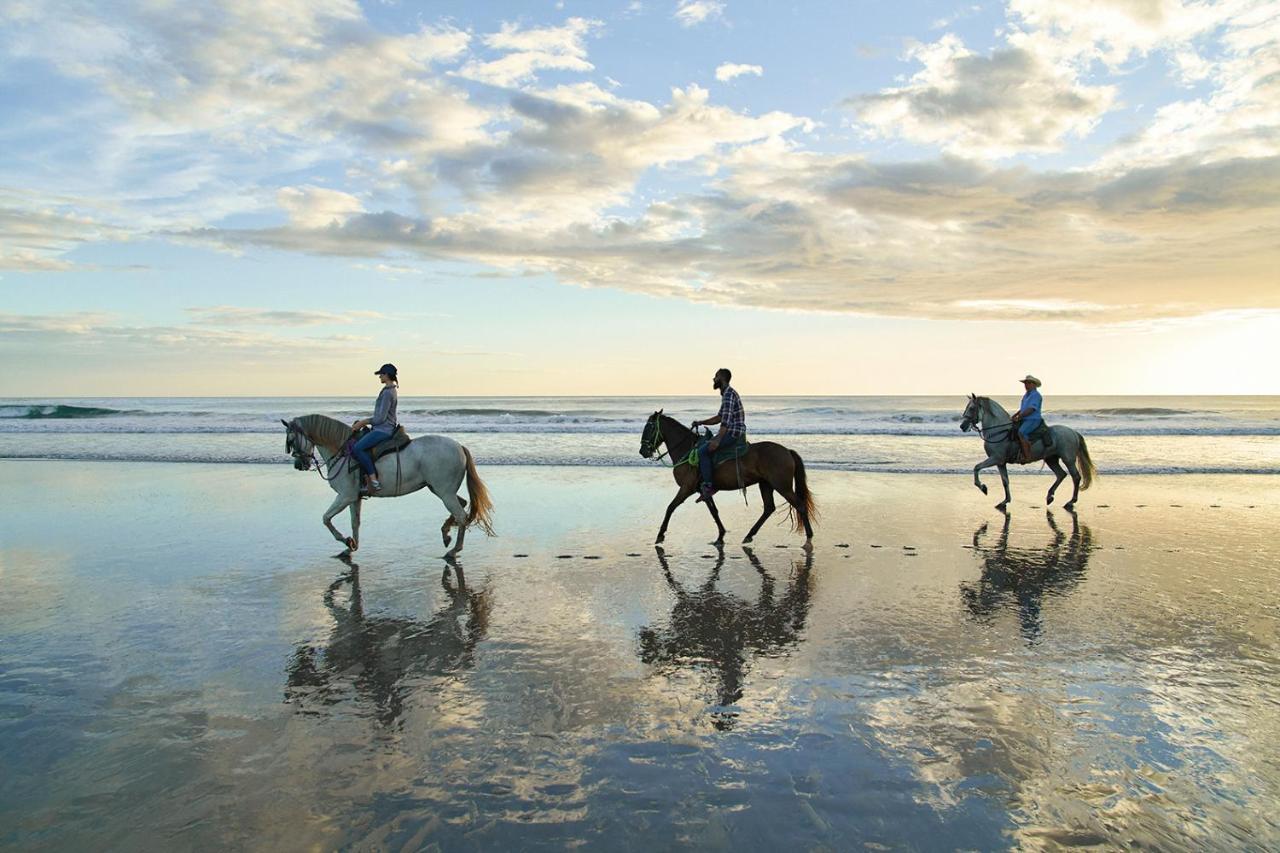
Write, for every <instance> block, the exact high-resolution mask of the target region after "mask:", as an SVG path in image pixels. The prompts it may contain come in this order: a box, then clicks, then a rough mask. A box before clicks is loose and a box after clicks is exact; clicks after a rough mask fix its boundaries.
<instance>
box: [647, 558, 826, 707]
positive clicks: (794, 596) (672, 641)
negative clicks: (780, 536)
mask: <svg viewBox="0 0 1280 853" xmlns="http://www.w3.org/2000/svg"><path fill="white" fill-rule="evenodd" d="M655 550H656V551H657V555H658V563H659V564H660V565H661V566H662V573H663V575H664V577H665V578H666V580H667V584H668V586H670V587H671V591H672V593H674V595H675V603H674V604H673V605H672V608H671V616H670V617H669V618H668V619H667V623H666V625H664V626H658V627H652V626H646V627H644V628H641V629H640V631H639V637H638V639H639V655H640V660H641V661H643V662H644V663H646V664H649V665H651V666H654V667H656V668H657V670H658V671H659V672H665V673H670V672H674V671H677V670H680V669H684V668H689V669H696V670H701V671H703V672H706V673H708V674H710V675H711V677H712V679H713V680H714V682H715V687H714V691H715V702H716V705H717V708H716V709H715V710H714V711H713V712H712V714H711V719H712V725H714V726H715V727H716V728H717V729H720V730H728V729H731V728H733V726H734V723H735V722H736V720H737V716H738V712H737V711H736V710H734V708H733V706H734V705H735V704H736V703H737V702H738V700H740V699H741V698H742V693H743V682H744V680H745V677H746V673H747V669H748V666H749V663H750V659H751V657H753V656H759V655H777V654H780V653H782V652H784V651H785V650H786V649H788V648H790V647H792V646H795V645H796V644H797V643H799V642H800V639H801V634H802V632H803V631H804V626H805V620H806V618H808V615H809V604H810V595H811V592H812V583H811V570H812V568H813V554H812V552H809V553H806V555H805V556H804V557H803V558H802V559H800V560H796V561H795V562H794V564H793V565H792V571H791V577H790V580H789V582H788V583H787V586H786V590H785V591H784V592H783V594H782V596H781V597H780V598H779V597H777V596H776V589H775V587H776V584H775V581H774V578H773V576H772V575H770V574H769V573H768V572H767V571H765V569H764V566H762V565H761V564H760V560H759V558H758V557H756V555H755V553H754V552H753V551H752V550H751V549H750V548H746V547H744V548H743V549H742V552H743V553H744V554H745V555H746V557H747V559H748V560H749V561H750V563H751V565H752V566H753V567H754V568H755V570H756V572H757V573H758V574H759V575H760V594H759V595H758V596H757V597H756V600H755V601H754V602H751V601H747V600H745V599H742V598H740V597H738V596H736V595H733V594H732V593H726V592H721V591H720V590H718V589H716V584H717V582H718V581H719V579H720V572H721V570H722V569H723V568H724V562H725V553H724V549H723V548H718V549H717V555H716V561H715V564H714V565H713V566H712V568H711V572H710V574H709V575H708V576H707V579H706V580H705V581H704V582H703V584H702V585H701V586H700V587H697V588H694V589H691V588H688V587H686V586H685V585H684V584H682V583H681V582H680V581H678V580H676V578H675V577H674V576H673V575H672V574H671V566H670V564H669V563H668V561H667V555H666V553H665V552H664V551H663V549H662V548H661V547H659V548H656V549H655Z"/></svg>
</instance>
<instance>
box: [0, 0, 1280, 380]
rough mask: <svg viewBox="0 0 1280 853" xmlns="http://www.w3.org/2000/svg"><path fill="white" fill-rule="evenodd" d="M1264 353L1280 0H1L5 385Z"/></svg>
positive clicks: (1247, 372)
mask: <svg viewBox="0 0 1280 853" xmlns="http://www.w3.org/2000/svg"><path fill="white" fill-rule="evenodd" d="M385 361H391V362H394V363H396V364H397V365H398V366H399V368H400V371H401V386H402V388H401V390H402V393H406V394H413V395H433V394H439V395H491V394H498V395H526V394H527V395H538V394H607V395H614V394H644V395H661V394H673V395H674V394H691V393H707V392H708V391H709V390H710V377H711V374H712V372H713V371H714V370H715V368H717V367H720V366H728V367H731V368H732V369H733V371H734V374H735V385H736V386H738V387H739V389H740V390H742V391H743V392H744V393H757V394H951V393H956V394H967V393H970V392H977V393H992V394H1002V393H1005V394H1011V393H1015V392H1016V391H1017V390H1018V388H1019V385H1018V383H1017V380H1018V379H1019V378H1021V377H1022V376H1023V375H1025V374H1026V373H1028V372H1031V373H1034V374H1036V375H1037V376H1038V377H1039V378H1040V379H1041V380H1042V381H1043V382H1044V389H1045V391H1046V393H1064V394H1090V393H1096V394H1180V393H1183V394H1233V393H1235V394H1267V393H1270V394H1275V393H1280V370H1278V369H1277V367H1278V366H1280V4H1277V3H1275V2H1274V0H1224V2H1216V3H1209V2H1180V0H1072V2H1063V3H1057V2H1052V0H1039V2H1037V0H1008V2H1006V3H1003V4H1001V3H994V2H992V3H958V4H957V3H925V2H914V0H905V2H895V3H892V4H889V3H879V2H851V0H844V2H830V3H825V2H795V3H790V4H788V3H779V2H746V0H660V2H659V0H640V2H631V0H623V2H596V1H595V0H593V2H590V3H587V2H574V1H573V0H560V2H544V3H536V2H520V3H514V2H512V3H500V2H477V0H468V2H456V3H454V2H439V0H436V1H435V2H430V3H425V2H423V3H414V2H408V0H401V2H394V0H391V1H390V2H385V1H383V2H369V3H364V4H362V3H359V2H354V0H252V2H250V0H226V2H198V3H192V2H185V1H182V2H180V1H179V0H174V2H168V0H132V2H122V3H117V2H112V1H111V0H86V2H63V0H38V1H37V0H0V395H4V396H31V397H42V398H52V397H69V396H112V395H174V396H202V395H237V394H246V395H267V396H274V395H285V394H299V395H319V394H324V395H347V394H363V393H371V392H373V391H376V388H377V384H376V380H375V379H374V378H373V376H372V371H373V370H374V369H375V368H376V367H377V366H379V365H381V364H382V363H383V362H385Z"/></svg>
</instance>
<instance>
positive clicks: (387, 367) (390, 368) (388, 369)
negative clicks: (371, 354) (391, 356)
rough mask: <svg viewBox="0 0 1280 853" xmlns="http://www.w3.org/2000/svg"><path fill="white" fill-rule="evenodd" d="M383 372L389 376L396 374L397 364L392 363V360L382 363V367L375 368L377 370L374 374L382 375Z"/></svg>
mask: <svg viewBox="0 0 1280 853" xmlns="http://www.w3.org/2000/svg"><path fill="white" fill-rule="evenodd" d="M383 373H385V374H387V375H388V376H395V375H396V366H395V365H394V364H391V363H390V362H388V363H386V364H384V365H382V367H379V368H378V369H377V370H375V371H374V372H373V375H374V376H380V375H382V374H383Z"/></svg>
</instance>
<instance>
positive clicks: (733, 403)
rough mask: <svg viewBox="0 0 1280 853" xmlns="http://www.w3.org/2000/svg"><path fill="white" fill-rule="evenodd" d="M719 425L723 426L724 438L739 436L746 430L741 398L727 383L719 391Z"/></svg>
mask: <svg viewBox="0 0 1280 853" xmlns="http://www.w3.org/2000/svg"><path fill="white" fill-rule="evenodd" d="M720 425H721V426H723V427H724V432H725V437H726V438H741V437H742V436H744V435H746V432H747V415H746V413H745V412H744V411H743V410H742V398H741V397H739V396H738V392H737V391H735V390H733V389H732V388H730V387H729V386H727V385H726V386H725V387H724V390H723V391H721V392H720Z"/></svg>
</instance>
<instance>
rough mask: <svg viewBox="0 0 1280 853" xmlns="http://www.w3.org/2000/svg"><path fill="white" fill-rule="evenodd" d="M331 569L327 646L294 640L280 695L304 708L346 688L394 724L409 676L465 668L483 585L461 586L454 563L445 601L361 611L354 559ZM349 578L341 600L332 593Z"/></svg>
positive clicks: (479, 633) (316, 706) (342, 694)
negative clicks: (397, 610) (417, 609)
mask: <svg viewBox="0 0 1280 853" xmlns="http://www.w3.org/2000/svg"><path fill="white" fill-rule="evenodd" d="M347 562H348V565H350V566H351V571H350V572H347V573H345V574H343V575H341V576H339V577H338V579H337V580H335V581H334V582H333V583H332V584H330V585H329V588H328V590H327V591H326V592H325V594H324V605H325V607H326V609H328V611H329V612H330V614H332V616H333V620H334V625H333V630H332V632H331V634H330V637H329V644H328V645H327V646H320V647H315V646H309V645H299V646H298V647H297V648H296V649H295V650H294V654H293V658H292V659H291V660H290V661H289V664H288V683H287V686H286V687H285V700H286V701H288V702H292V703H294V704H295V705H296V706H297V707H298V709H299V710H301V711H302V712H304V713H310V714H318V713H323V712H324V709H326V708H327V707H329V706H331V705H334V704H335V703H338V702H340V701H342V700H343V699H344V698H346V697H347V696H349V695H351V694H354V698H355V701H356V703H357V704H358V705H362V706H369V707H370V708H371V709H372V711H373V715H374V717H375V718H376V719H377V720H378V722H380V723H382V724H383V725H386V726H390V725H395V724H398V721H400V718H401V716H402V715H403V714H404V710H405V701H406V699H407V698H408V696H409V694H410V693H411V692H412V689H411V687H410V685H411V684H412V683H413V681H414V679H415V677H422V676H444V675H449V674H451V673H454V672H457V671H459V670H465V669H470V668H471V667H472V666H474V663H475V647H476V645H477V644H478V643H479V642H480V641H481V640H483V639H484V637H485V634H486V632H487V631H488V627H489V613H490V610H491V609H492V603H491V601H490V598H489V591H488V590H487V589H481V590H476V591H472V590H469V589H467V582H466V577H465V576H464V575H463V572H462V568H461V566H456V567H455V572H456V576H457V582H456V584H455V583H454V582H453V581H452V580H451V579H450V572H449V570H447V569H446V570H445V573H444V575H443V576H442V577H441V579H440V583H441V585H442V586H443V588H444V592H445V604H444V606H443V607H441V608H440V609H439V610H437V611H436V612H435V614H434V615H433V616H432V617H431V618H430V619H427V620H421V619H413V618H407V617H395V616H368V615H366V614H365V610H364V597H363V595H362V594H361V591H360V567H359V566H358V565H356V564H355V563H352V562H350V561H349V560H348V561H347ZM347 584H350V587H351V592H350V595H349V596H348V598H347V603H346V605H345V606H343V605H341V604H340V603H338V593H339V591H340V590H341V588H342V587H343V586H344V585H347Z"/></svg>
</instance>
